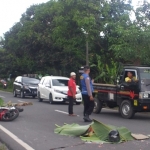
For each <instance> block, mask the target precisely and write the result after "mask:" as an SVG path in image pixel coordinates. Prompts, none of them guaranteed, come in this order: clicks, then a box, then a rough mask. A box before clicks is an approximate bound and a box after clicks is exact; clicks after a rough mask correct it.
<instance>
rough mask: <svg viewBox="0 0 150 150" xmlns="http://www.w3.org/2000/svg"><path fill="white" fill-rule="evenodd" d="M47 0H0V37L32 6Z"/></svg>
mask: <svg viewBox="0 0 150 150" xmlns="http://www.w3.org/2000/svg"><path fill="white" fill-rule="evenodd" d="M48 1H49V0H0V36H3V33H5V32H7V31H9V29H10V28H11V27H12V26H13V25H14V24H15V23H16V22H18V21H19V20H20V18H21V15H22V14H23V13H24V12H26V9H27V8H29V7H30V6H31V5H33V4H40V3H45V2H48Z"/></svg>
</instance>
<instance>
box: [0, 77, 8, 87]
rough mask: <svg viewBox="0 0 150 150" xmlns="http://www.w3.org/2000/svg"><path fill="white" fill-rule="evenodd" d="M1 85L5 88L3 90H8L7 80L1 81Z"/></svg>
mask: <svg viewBox="0 0 150 150" xmlns="http://www.w3.org/2000/svg"><path fill="white" fill-rule="evenodd" d="M0 83H1V84H2V86H3V89H6V88H7V82H6V81H5V80H3V79H2V80H0Z"/></svg>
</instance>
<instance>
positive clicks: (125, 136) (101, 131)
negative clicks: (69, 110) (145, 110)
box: [54, 120, 133, 143]
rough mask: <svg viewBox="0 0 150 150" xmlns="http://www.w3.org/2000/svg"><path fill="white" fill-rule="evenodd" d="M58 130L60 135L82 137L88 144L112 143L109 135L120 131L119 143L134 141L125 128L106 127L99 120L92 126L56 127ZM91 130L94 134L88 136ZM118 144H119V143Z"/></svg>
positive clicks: (70, 125) (71, 125)
mask: <svg viewBox="0 0 150 150" xmlns="http://www.w3.org/2000/svg"><path fill="white" fill-rule="evenodd" d="M56 126H57V128H56V129H55V130H54V132H55V133H57V134H60V135H68V136H80V137H81V139H82V140H83V141H88V142H98V143H112V142H110V141H108V135H109V132H110V131H111V130H114V129H115V130H118V132H119V134H120V141H119V142H127V141H131V140H133V137H132V136H131V132H130V131H129V130H128V129H127V128H125V127H115V126H112V125H106V124H103V123H101V122H98V121H97V120H93V123H91V124H90V125H85V126H80V125H78V124H65V125H63V126H58V125H56ZM90 128H91V129H92V131H94V133H92V135H90V133H89V134H88V136H87V133H88V132H90V131H89V130H90ZM119 142H118V143H119Z"/></svg>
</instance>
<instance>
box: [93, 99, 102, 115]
mask: <svg viewBox="0 0 150 150" xmlns="http://www.w3.org/2000/svg"><path fill="white" fill-rule="evenodd" d="M101 110H102V102H101V101H100V100H99V99H98V98H94V109H93V112H94V113H96V114H99V113H100V112H101Z"/></svg>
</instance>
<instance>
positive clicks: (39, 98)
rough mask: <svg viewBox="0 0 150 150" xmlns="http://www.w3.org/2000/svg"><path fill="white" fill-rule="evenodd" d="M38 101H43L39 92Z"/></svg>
mask: <svg viewBox="0 0 150 150" xmlns="http://www.w3.org/2000/svg"><path fill="white" fill-rule="evenodd" d="M38 100H39V102H42V101H43V99H42V98H41V95H40V92H38Z"/></svg>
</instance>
